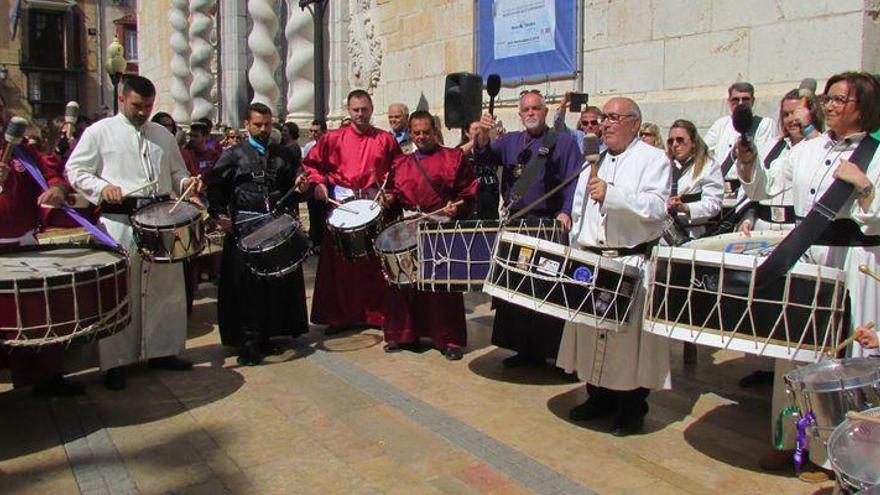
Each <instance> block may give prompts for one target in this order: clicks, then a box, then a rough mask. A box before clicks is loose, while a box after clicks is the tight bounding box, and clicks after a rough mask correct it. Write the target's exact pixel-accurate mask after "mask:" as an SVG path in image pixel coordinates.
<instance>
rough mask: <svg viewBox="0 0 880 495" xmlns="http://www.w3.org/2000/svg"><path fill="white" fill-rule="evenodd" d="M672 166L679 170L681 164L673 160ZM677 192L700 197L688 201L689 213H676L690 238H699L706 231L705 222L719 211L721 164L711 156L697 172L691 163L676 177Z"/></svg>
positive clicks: (721, 189)
mask: <svg viewBox="0 0 880 495" xmlns="http://www.w3.org/2000/svg"><path fill="white" fill-rule="evenodd" d="M672 166H673V167H676V168H678V170H681V168H682V164H681V163H679V162H678V161H675V160H673V162H672ZM678 194H679V195H681V196H688V195H691V194H699V195H700V199H699V200H697V201H693V202H690V203H688V204H687V205H688V208H690V213H678V214H677V215H678V220H679V223H680V224H681V225H684V226H686V227H687V232H688V235H689V236H690V238H691V239H699V238H700V237H701V236H702V235H703V234H705V233H706V223H707V222H708V221H709V220H711V219H712V218H714V217H715V216H716V215H718V214H719V213H721V200H722V198H723V197H724V179H723V178H722V177H721V166H720V165H719V164H718V163H716V162H715V161H713V160H712V159H711V158H707V159H706V163H704V164H703V167H702V169H701V170H700V172H699V174H697V173H696V169H695V165H691V166H690V167H688V169H687V170H686V171H685V172H684V173H683V174H681V177H679V178H678Z"/></svg>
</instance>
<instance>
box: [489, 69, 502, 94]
mask: <svg viewBox="0 0 880 495" xmlns="http://www.w3.org/2000/svg"><path fill="white" fill-rule="evenodd" d="M500 91H501V76H499V75H498V74H489V78H488V79H486V92H487V93H489V96H498V93H499V92H500Z"/></svg>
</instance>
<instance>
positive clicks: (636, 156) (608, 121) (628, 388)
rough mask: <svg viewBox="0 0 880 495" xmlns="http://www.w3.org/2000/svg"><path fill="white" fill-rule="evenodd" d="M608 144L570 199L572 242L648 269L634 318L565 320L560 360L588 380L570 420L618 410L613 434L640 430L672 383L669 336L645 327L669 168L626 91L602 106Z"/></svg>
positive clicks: (636, 292) (614, 413) (636, 299)
mask: <svg viewBox="0 0 880 495" xmlns="http://www.w3.org/2000/svg"><path fill="white" fill-rule="evenodd" d="M603 112H604V114H605V119H604V120H603V122H602V126H603V130H604V133H603V134H604V136H605V142H606V143H607V145H608V152H607V154H606V155H604V156H603V158H602V161H601V163H600V166H599V173H598V177H596V178H594V179H590V178H589V174H588V173H586V172H585V173H584V174H582V175H581V177H580V179H579V181H578V185H577V188H576V192H575V197H574V204H573V206H572V222H573V224H572V229H571V234H570V241H571V246H572V247H575V248H578V249H584V250H588V251H593V252H597V253H599V254H602V255H604V256H609V257H614V259H615V260H616V261H619V262H621V263H625V264H627V265H631V266H635V267H637V268H638V269H640V270H641V271H642V273H643V275H642V283H641V284H640V286H637V287H635V288H634V289H633V290H634V293H633V298H632V301H633V302H632V306H631V307H630V312H629V322H628V323H627V324H626V325H625V326H624V327H623V328H621V329H620V331H619V332H613V331H607V330H600V329H596V328H593V327H590V326H587V325H582V324H575V323H567V324H566V326H565V332H564V334H563V336H562V343H561V345H560V348H559V356H558V358H557V361H556V364H557V366H559V367H561V368H562V369H564V370H566V371H567V372H569V373H570V372H573V371H577V373H578V376H579V377H580V378H581V379H583V380H585V381H586V382H587V393H588V394H589V398H588V400H587V401H586V402H585V403H584V404H581V405H579V406H577V407H575V408H574V409H572V411H571V413H570V417H571V418H572V419H573V420H586V419H595V418H600V417H604V416H614V422H613V424H612V434H614V435H616V436H625V435H630V434H633V433H637V432H638V431H639V430H640V429H641V427H642V424H643V422H644V417H645V415H646V414H647V413H648V403H647V397H648V393H649V391H650V389H663V388H669V387H670V385H671V380H670V373H669V341H668V340H667V339H666V338H663V337H660V336H657V335H654V334H650V333H646V332H642V318H641V314H642V307H643V305H644V301H645V294H646V290H647V269H646V268H647V266H646V265H647V264H648V263H647V260H646V255H647V254H648V252H649V251H650V248H651V246H652V245H653V244H656V241H657V239H658V238H659V237H660V235H661V232H662V230H663V221H664V219H665V218H666V201H667V199H668V197H669V194H670V188H671V181H672V175H671V169H670V167H669V162H668V159H667V157H666V155H665V154H664V153H663V151H662V150H660V149H658V148H655V147H653V146H651V145H648V144H646V143H644V142H642V141H641V140H640V139H639V135H638V134H639V127H640V126H641V123H642V122H641V120H642V118H641V111H640V110H639V107H638V105H636V103H635V102H634V101H632V100H630V99H628V98H613V99H611V100H609V101H608V103H606V104H605V107H604V108H603Z"/></svg>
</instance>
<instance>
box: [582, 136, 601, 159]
mask: <svg viewBox="0 0 880 495" xmlns="http://www.w3.org/2000/svg"><path fill="white" fill-rule="evenodd" d="M599 155H600V153H599V136H597V135H595V134H593V133H592V132H588V133H587V134H586V135H585V136H584V159H585V160H586V161H588V162H591V163H592V162H598V161H599Z"/></svg>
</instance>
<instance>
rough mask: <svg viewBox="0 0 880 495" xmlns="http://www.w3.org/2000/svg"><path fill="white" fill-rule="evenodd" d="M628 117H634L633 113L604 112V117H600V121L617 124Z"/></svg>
mask: <svg viewBox="0 0 880 495" xmlns="http://www.w3.org/2000/svg"><path fill="white" fill-rule="evenodd" d="M630 117H635V115H629V114H622V113H606V114H605V118H604V119H602V122H603V123H605V122H608V123H609V124H619V123H620V122H623V121H624V120H625V119H628V118H630Z"/></svg>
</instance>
